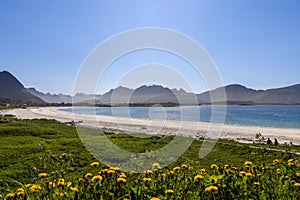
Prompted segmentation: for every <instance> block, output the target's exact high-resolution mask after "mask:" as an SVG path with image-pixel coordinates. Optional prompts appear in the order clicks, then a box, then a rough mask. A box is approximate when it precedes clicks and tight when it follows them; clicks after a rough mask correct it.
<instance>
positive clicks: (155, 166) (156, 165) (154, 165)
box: [152, 162, 160, 169]
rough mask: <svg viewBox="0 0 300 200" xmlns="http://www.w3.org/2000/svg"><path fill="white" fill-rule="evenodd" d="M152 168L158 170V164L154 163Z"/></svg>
mask: <svg viewBox="0 0 300 200" xmlns="http://www.w3.org/2000/svg"><path fill="white" fill-rule="evenodd" d="M152 167H153V168H154V169H159V168H160V164H159V163H158V162H155V163H153V164H152Z"/></svg>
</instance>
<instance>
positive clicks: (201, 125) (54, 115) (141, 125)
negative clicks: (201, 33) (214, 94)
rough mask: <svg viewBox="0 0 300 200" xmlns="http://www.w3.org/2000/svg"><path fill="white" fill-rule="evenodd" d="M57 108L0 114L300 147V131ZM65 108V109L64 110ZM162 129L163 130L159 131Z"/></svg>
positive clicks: (117, 130) (126, 130)
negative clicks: (263, 140)
mask: <svg viewBox="0 0 300 200" xmlns="http://www.w3.org/2000/svg"><path fill="white" fill-rule="evenodd" d="M59 108H60V107H38V108H35V107H30V108H26V109H22V108H20V109H10V110H3V111H1V112H0V114H4V115H7V114H10V115H14V116H16V117H17V118H20V119H40V118H45V119H55V120H57V121H59V122H62V123H66V122H71V121H73V120H74V121H75V122H78V121H81V123H76V125H78V126H83V127H89V128H98V129H103V130H105V131H108V132H114V133H133V134H134V133H142V134H148V135H160V136H167V135H183V136H191V137H194V138H199V137H204V136H205V137H211V138H221V139H228V140H235V141H238V142H242V143H252V142H253V141H254V140H255V135H256V134H257V133H261V134H262V136H264V137H265V138H268V137H269V138H271V140H274V139H275V138H277V139H278V141H279V143H280V144H283V143H290V142H292V143H293V144H296V145H300V129H295V128H274V127H259V126H242V125H228V124H226V125H223V127H221V125H220V124H210V123H205V122H176V121H166V122H162V121H151V120H147V119H132V118H121V117H111V116H102V115H101V116H100V115H97V116H94V115H86V114H73V113H68V112H64V111H60V110H58V109H59ZM64 108H66V107H64ZM161 127H163V128H161ZM210 128H211V130H212V131H214V129H217V130H222V131H221V134H218V133H217V134H213V133H212V134H209V133H208V131H209V130H210Z"/></svg>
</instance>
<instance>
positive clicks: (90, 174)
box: [84, 173, 93, 178]
mask: <svg viewBox="0 0 300 200" xmlns="http://www.w3.org/2000/svg"><path fill="white" fill-rule="evenodd" d="M92 176H93V174H92V173H86V174H85V175H84V178H89V177H92Z"/></svg>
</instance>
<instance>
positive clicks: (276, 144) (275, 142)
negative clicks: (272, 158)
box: [274, 138, 279, 149]
mask: <svg viewBox="0 0 300 200" xmlns="http://www.w3.org/2000/svg"><path fill="white" fill-rule="evenodd" d="M274 144H275V148H276V149H277V148H278V144H279V143H278V140H277V138H275V141H274Z"/></svg>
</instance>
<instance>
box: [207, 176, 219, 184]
mask: <svg viewBox="0 0 300 200" xmlns="http://www.w3.org/2000/svg"><path fill="white" fill-rule="evenodd" d="M209 180H210V181H211V182H212V183H216V182H217V179H216V178H214V177H209Z"/></svg>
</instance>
